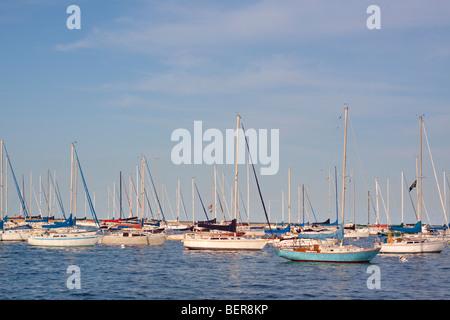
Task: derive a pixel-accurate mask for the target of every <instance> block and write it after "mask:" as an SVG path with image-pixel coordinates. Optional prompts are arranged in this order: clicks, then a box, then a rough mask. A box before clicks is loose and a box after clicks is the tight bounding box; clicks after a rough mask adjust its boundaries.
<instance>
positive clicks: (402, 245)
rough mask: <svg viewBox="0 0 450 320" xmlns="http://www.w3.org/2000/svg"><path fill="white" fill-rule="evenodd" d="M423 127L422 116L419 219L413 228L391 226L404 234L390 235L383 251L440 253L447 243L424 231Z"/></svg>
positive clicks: (420, 121) (442, 238) (382, 248)
mask: <svg viewBox="0 0 450 320" xmlns="http://www.w3.org/2000/svg"><path fill="white" fill-rule="evenodd" d="M422 127H423V118H422V116H420V117H419V128H420V136H419V137H420V139H419V140H420V146H419V149H420V151H419V178H418V181H417V183H418V185H417V190H418V197H417V198H418V199H417V201H418V204H417V216H418V217H417V219H418V221H417V224H416V225H415V226H414V227H412V228H404V227H391V229H392V230H393V231H398V232H402V233H404V234H403V235H402V236H396V237H393V236H392V235H389V236H388V238H387V239H386V241H385V242H384V243H383V244H382V245H381V251H380V252H381V253H402V254H404V253H440V252H441V251H442V250H443V249H444V248H445V246H446V245H447V240H446V239H445V237H439V236H438V237H427V236H425V235H424V234H423V233H422ZM407 234H408V235H407Z"/></svg>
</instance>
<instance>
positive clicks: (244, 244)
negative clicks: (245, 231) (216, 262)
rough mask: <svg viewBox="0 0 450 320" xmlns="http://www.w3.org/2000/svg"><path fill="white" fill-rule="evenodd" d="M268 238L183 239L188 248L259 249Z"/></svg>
mask: <svg viewBox="0 0 450 320" xmlns="http://www.w3.org/2000/svg"><path fill="white" fill-rule="evenodd" d="M267 242H268V240H266V239H246V238H234V237H230V238H213V239H196V238H193V239H189V238H185V239H184V240H183V244H184V246H185V247H186V248H187V249H189V250H254V251H259V250H262V249H263V248H264V246H265V245H266V244H267Z"/></svg>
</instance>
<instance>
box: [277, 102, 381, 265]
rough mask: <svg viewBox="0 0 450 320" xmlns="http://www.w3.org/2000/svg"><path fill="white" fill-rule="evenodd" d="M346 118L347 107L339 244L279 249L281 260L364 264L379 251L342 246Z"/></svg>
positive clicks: (345, 138) (319, 242)
mask: <svg viewBox="0 0 450 320" xmlns="http://www.w3.org/2000/svg"><path fill="white" fill-rule="evenodd" d="M347 116H348V107H345V128H344V159H343V173H342V223H341V227H340V228H339V229H338V230H339V232H337V231H336V237H337V239H339V240H340V243H339V244H329V243H326V242H324V241H321V240H319V239H317V242H316V243H310V244H302V245H300V246H293V247H290V248H286V247H279V248H276V249H275V253H276V254H277V255H278V256H279V257H282V258H285V259H288V260H292V261H299V262H330V263H364V262H370V261H371V260H372V259H373V258H374V257H375V256H376V255H377V254H378V253H379V251H380V247H379V246H374V247H373V248H360V247H355V246H352V245H344V244H343V241H344V230H343V229H344V226H343V221H344V212H345V170H346V152H347Z"/></svg>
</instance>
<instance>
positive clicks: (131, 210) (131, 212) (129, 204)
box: [122, 176, 133, 218]
mask: <svg viewBox="0 0 450 320" xmlns="http://www.w3.org/2000/svg"><path fill="white" fill-rule="evenodd" d="M122 183H123V188H124V189H125V194H126V196H127V201H128V206H129V207H130V214H131V217H133V208H132V207H131V202H130V198H129V197H128V192H127V187H126V186H125V180H124V179H123V176H122ZM131 217H130V218H131Z"/></svg>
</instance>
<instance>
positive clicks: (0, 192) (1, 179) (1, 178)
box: [0, 139, 3, 220]
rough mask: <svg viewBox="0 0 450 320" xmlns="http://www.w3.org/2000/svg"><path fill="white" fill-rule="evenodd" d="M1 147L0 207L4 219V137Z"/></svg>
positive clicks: (0, 141)
mask: <svg viewBox="0 0 450 320" xmlns="http://www.w3.org/2000/svg"><path fill="white" fill-rule="evenodd" d="M0 148H1V150H0V157H1V160H0V162H1V172H0V181H1V191H0V194H1V196H0V197H1V200H0V202H1V204H0V207H1V217H0V218H1V219H2V220H3V139H2V140H0Z"/></svg>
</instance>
